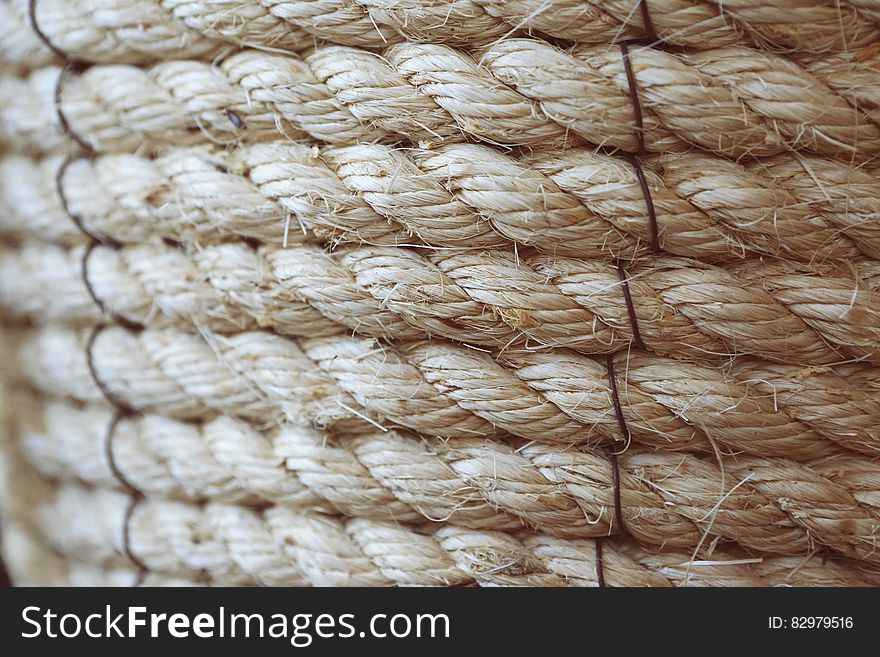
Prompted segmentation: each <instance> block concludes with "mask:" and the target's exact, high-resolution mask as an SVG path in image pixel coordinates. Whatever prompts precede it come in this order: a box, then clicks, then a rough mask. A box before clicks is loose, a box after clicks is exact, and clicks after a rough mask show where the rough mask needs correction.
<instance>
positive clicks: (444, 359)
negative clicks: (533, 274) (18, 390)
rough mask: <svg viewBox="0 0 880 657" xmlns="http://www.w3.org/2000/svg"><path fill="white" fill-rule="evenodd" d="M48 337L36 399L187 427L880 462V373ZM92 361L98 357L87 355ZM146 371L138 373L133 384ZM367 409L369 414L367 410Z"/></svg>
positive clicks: (134, 337)
mask: <svg viewBox="0 0 880 657" xmlns="http://www.w3.org/2000/svg"><path fill="white" fill-rule="evenodd" d="M88 338H89V334H87V333H82V332H79V333H78V332H72V331H64V330H61V329H56V328H46V329H42V330H38V331H35V332H34V333H33V335H30V336H28V339H27V341H26V343H25V344H24V345H23V346H22V347H21V357H22V361H23V362H22V363H21V368H22V372H23V373H24V374H25V375H26V376H27V377H28V379H29V380H30V381H31V382H32V383H33V384H34V385H36V386H37V387H38V388H40V389H42V390H44V391H47V392H49V393H52V394H59V395H63V396H71V397H74V398H76V399H81V400H84V401H99V400H101V399H103V391H102V390H101V389H99V387H98V386H97V385H96V383H95V382H94V380H93V377H92V375H91V371H94V373H95V375H94V376H95V379H97V380H98V381H99V382H100V383H101V386H103V388H104V391H106V392H107V393H109V394H110V395H111V396H112V397H113V398H114V399H116V400H118V403H120V404H121V405H124V406H126V407H129V408H133V409H136V410H144V411H151V412H158V413H163V414H166V415H169V416H171V417H177V418H181V419H201V418H210V417H213V416H214V415H215V414H216V413H217V412H220V413H226V414H229V415H233V416H236V417H240V418H244V419H246V420H250V421H253V422H256V423H259V424H261V425H263V426H271V425H272V424H275V423H277V422H279V421H282V420H284V419H287V420H290V421H293V422H295V423H298V424H303V423H310V424H314V425H316V426H319V427H336V428H337V429H338V430H340V431H342V430H345V428H346V427H350V426H351V425H352V423H354V424H355V425H358V426H360V425H362V423H363V421H364V420H369V421H372V422H373V424H374V425H375V424H376V423H389V424H390V425H391V426H394V425H396V426H400V427H406V428H409V429H412V430H414V431H418V432H419V433H422V434H424V435H426V436H438V437H442V438H455V437H459V436H489V437H492V436H499V435H501V436H504V435H505V432H509V433H510V434H512V435H515V436H519V437H522V438H524V439H527V440H536V441H540V442H551V443H556V444H562V445H568V444H588V445H589V444H596V443H608V442H620V441H625V440H627V439H628V438H630V437H631V439H632V440H634V441H637V442H640V443H643V444H645V445H648V446H652V447H656V448H661V449H664V448H665V449H676V450H700V451H707V452H711V451H713V448H712V445H711V443H712V442H714V443H715V444H716V445H717V444H720V445H722V446H726V447H729V448H731V449H733V450H735V451H737V452H739V451H746V452H748V453H752V454H756V455H761V456H768V457H775V456H782V457H786V458H796V459H800V460H809V459H815V458H820V457H822V456H826V455H829V454H834V453H837V452H838V451H839V450H840V446H839V445H842V446H845V447H847V448H851V449H854V450H855V451H859V452H863V453H867V454H870V455H873V454H876V451H877V439H878V436H877V434H876V430H877V426H878V425H877V416H878V409H877V395H876V388H877V380H878V379H877V372H876V368H874V367H870V366H866V365H849V366H841V367H840V368H838V369H837V370H830V369H826V368H819V369H815V370H811V369H804V368H798V367H795V366H783V365H770V364H766V363H762V362H760V361H750V360H747V359H739V360H737V361H735V362H734V363H733V364H732V365H731V366H730V367H729V370H730V371H729V372H727V371H725V370H721V369H716V368H707V367H702V366H699V365H696V364H694V363H688V362H686V361H672V360H669V359H662V358H657V357H655V356H651V355H648V354H643V353H639V352H632V353H630V354H625V353H624V354H619V355H618V356H616V357H614V359H613V362H614V364H615V366H614V372H615V373H617V374H616V375H615V377H614V378H615V379H616V383H617V385H616V387H617V389H618V390H619V391H620V394H619V400H620V403H621V407H622V408H621V411H622V414H623V417H624V418H625V420H626V422H627V425H628V432H629V436H625V435H621V431H620V426H619V422H618V420H617V418H616V417H615V412H614V403H613V401H614V391H613V390H611V389H610V383H609V376H610V373H609V372H608V368H607V362H606V361H605V360H604V359H592V358H587V357H584V356H580V355H577V354H574V353H572V352H568V351H564V350H554V351H539V352H533V351H527V350H520V349H510V350H506V351H505V352H503V353H501V354H500V355H499V356H498V358H497V359H493V358H492V357H491V356H490V355H489V354H486V353H482V352H479V351H474V350H470V349H467V348H465V347H460V346H456V345H454V344H451V343H444V342H443V341H431V342H415V343H407V344H402V345H399V346H396V347H395V348H392V347H389V346H386V345H382V344H381V343H379V342H376V341H373V340H367V339H359V338H351V337H347V336H342V335H337V336H331V337H325V338H314V339H311V340H300V341H294V340H290V339H286V338H283V337H280V336H277V335H274V334H270V333H266V332H262V331H248V332H243V333H238V334H236V335H234V336H230V337H227V338H221V337H219V336H214V337H213V338H212V339H211V340H210V341H208V342H205V341H204V340H203V339H201V338H200V337H198V336H195V335H192V334H188V333H183V332H181V331H177V330H173V329H167V330H147V331H144V332H141V333H138V334H135V333H132V332H130V331H127V330H125V329H121V328H107V329H104V330H102V331H100V332H99V333H97V334H94V339H93V340H92V341H91V342H87V340H88ZM86 351H88V354H89V355H90V357H87V354H86ZM132 372H137V373H138V376H137V377H134V376H132ZM359 409H360V410H359Z"/></svg>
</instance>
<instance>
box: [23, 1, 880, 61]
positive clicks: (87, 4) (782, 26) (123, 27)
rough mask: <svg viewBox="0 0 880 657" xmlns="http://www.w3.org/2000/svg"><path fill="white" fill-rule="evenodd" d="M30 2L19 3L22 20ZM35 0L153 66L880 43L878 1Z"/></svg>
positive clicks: (76, 30) (67, 44)
mask: <svg viewBox="0 0 880 657" xmlns="http://www.w3.org/2000/svg"><path fill="white" fill-rule="evenodd" d="M27 1H28V0H12V3H11V4H12V6H13V7H14V9H15V10H16V11H17V13H18V16H19V24H20V25H21V23H23V22H24V21H23V20H22V18H23V15H24V6H25V5H26V4H27ZM645 4H646V9H647V11H648V12H649V16H650V20H651V23H652V27H653V29H654V30H655V31H656V35H655V34H651V32H650V30H647V29H646V27H645V24H644V22H645V21H644V16H643V14H642V13H641V11H640V7H639V2H638V0H612V1H610V2H609V1H600V0H587V1H583V0H549V1H548V0H453V1H452V2H449V1H447V0H320V1H318V0H101V1H100V2H96V0H37V2H36V6H35V9H36V12H35V17H36V20H37V23H38V25H39V26H40V29H41V31H42V32H43V33H44V34H45V36H46V37H47V39H48V40H49V41H50V42H51V43H52V44H53V45H54V46H55V47H57V48H59V49H60V50H62V51H64V52H66V53H69V54H70V56H72V57H74V58H76V57H86V58H91V59H94V60H96V61H111V62H117V63H118V62H127V63H143V62H149V61H151V60H152V59H161V58H167V57H174V56H180V55H181V54H185V55H186V56H189V57H193V56H199V55H204V54H206V53H210V52H212V48H217V47H219V44H218V43H217V41H221V42H222V41H226V42H229V43H233V44H236V45H241V46H250V47H264V48H267V49H282V50H291V51H297V50H303V49H305V48H307V47H309V46H310V45H311V44H312V43H313V42H315V41H320V40H326V41H331V42H334V43H340V44H345V45H350V46H361V47H367V48H369V47H372V48H383V47H385V46H387V45H388V44H391V43H397V42H400V41H402V40H403V41H407V40H408V41H416V42H419V41H437V40H442V41H443V42H444V43H447V44H449V45H455V46H462V47H471V48H472V47H478V46H481V45H485V44H488V43H491V42H493V41H496V40H499V39H501V38H503V37H505V36H509V35H511V34H515V33H527V32H535V33H537V34H545V35H547V36H551V37H555V38H558V39H564V40H571V41H575V42H586V43H609V42H612V41H616V40H622V39H646V38H648V39H652V38H658V39H662V40H664V41H666V42H667V43H669V44H672V45H680V46H690V47H695V48H704V49H705V48H712V47H720V46H727V45H734V44H736V43H738V42H745V43H753V44H757V45H761V46H765V47H770V48H773V47H776V48H780V49H786V50H791V51H794V52H798V53H814V52H823V51H826V50H838V51H843V50H847V49H849V48H854V47H859V46H862V45H867V44H869V43H872V42H874V41H877V39H878V38H880V29H878V26H877V23H878V22H880V10H878V8H877V5H876V3H874V2H872V1H871V0H848V1H847V2H836V1H834V0H821V1H819V2H817V1H816V0H773V1H770V2H768V1H767V0H764V1H763V2H755V1H754V0H723V1H722V0H702V1H698V2H692V1H686V0H648V1H647V2H646V3H645Z"/></svg>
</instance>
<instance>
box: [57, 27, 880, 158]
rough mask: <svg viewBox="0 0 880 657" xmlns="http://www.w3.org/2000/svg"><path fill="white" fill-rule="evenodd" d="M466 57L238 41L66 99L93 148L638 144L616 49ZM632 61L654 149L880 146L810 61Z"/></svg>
mask: <svg viewBox="0 0 880 657" xmlns="http://www.w3.org/2000/svg"><path fill="white" fill-rule="evenodd" d="M475 56H477V57H478V59H474V58H473V57H471V55H469V54H467V53H465V52H463V51H459V50H455V49H453V48H449V47H448V46H443V45H438V44H418V43H404V44H398V45H396V46H393V47H391V48H389V49H388V50H386V51H384V53H383V54H382V56H379V55H377V54H374V53H371V52H369V51H365V50H358V49H351V48H345V47H342V46H333V47H319V48H317V49H316V50H314V51H313V52H312V53H311V54H309V55H308V56H307V57H305V58H300V57H298V56H295V55H281V54H273V53H265V52H261V51H256V50H246V51H242V52H240V53H237V54H234V55H232V56H230V57H229V58H227V59H225V60H223V61H222V62H220V63H219V64H218V65H217V66H211V65H210V64H208V63H203V62H197V61H193V60H179V61H169V62H164V63H160V64H157V65H155V66H153V67H151V68H149V69H140V68H136V67H132V66H125V65H101V66H94V67H91V68H89V69H87V70H86V71H84V72H83V73H81V74H79V75H76V76H71V79H70V80H68V81H66V82H65V84H64V85H63V90H62V91H63V93H62V94H61V103H60V106H61V109H62V111H63V112H64V114H65V116H67V119H68V122H69V124H70V127H71V129H72V130H73V131H74V132H75V133H76V134H77V135H79V136H80V137H81V138H82V139H84V140H85V141H86V142H87V143H89V144H90V145H91V147H92V148H93V149H94V150H97V151H108V150H112V151H120V150H121V151H133V150H135V149H137V148H139V147H142V145H143V144H144V143H146V144H147V146H149V145H151V144H152V145H153V146H155V144H156V143H161V142H166V143H167V142H173V143H194V142H196V141H201V142H204V141H207V140H211V141H219V142H223V143H226V142H230V141H234V140H245V141H258V140H265V139H267V138H269V137H271V136H272V135H277V134H278V132H279V131H281V132H282V133H285V134H289V135H292V136H293V135H295V133H299V132H304V133H306V134H308V135H309V136H311V137H312V138H314V139H317V140H320V141H325V142H328V143H335V144H343V143H344V144H351V143H352V142H355V143H358V142H362V141H373V140H376V139H383V138H385V139H387V138H392V139H394V140H398V139H401V138H403V137H406V138H408V139H410V140H412V141H414V142H416V143H425V144H428V145H429V144H434V143H437V142H438V141H442V140H444V139H450V138H453V137H455V138H456V139H460V138H461V137H462V136H463V135H468V136H470V137H476V138H479V139H483V140H487V141H490V142H494V143H500V144H512V145H538V144H540V145H542V146H554V145H555V146H559V145H572V144H576V143H578V142H581V141H587V142H591V143H597V144H602V145H606V146H611V147H615V148H621V149H624V150H628V151H633V150H637V149H638V148H639V146H640V142H641V140H639V139H638V138H637V136H636V134H635V125H636V123H635V115H634V109H633V104H632V100H631V96H630V89H629V82H628V79H627V75H626V70H625V65H624V61H623V58H622V57H621V53H620V52H618V51H617V50H616V49H611V50H609V49H607V48H605V47H602V48H598V47H586V46H580V47H578V48H577V49H575V51H573V52H572V53H566V52H563V51H562V50H559V49H557V48H555V47H554V46H552V45H550V44H548V43H546V42H543V41H537V40H530V39H509V40H504V41H501V42H498V43H496V44H494V45H492V46H490V47H489V48H487V49H485V50H484V51H482V52H480V53H477V54H476V55H475ZM629 58H630V61H631V63H632V69H633V72H634V75H635V79H636V82H637V85H638V88H639V98H640V104H641V108H642V111H643V113H644V131H645V134H644V137H645V139H644V141H645V144H646V147H647V148H648V150H650V151H652V152H668V151H669V150H680V149H682V148H684V147H686V145H687V144H691V145H694V146H699V147H702V148H705V149H708V150H712V151H714V152H717V153H719V154H722V155H728V156H734V157H741V156H743V155H747V154H749V155H772V154H775V153H780V152H782V151H785V150H790V149H793V148H797V149H804V150H810V151H815V152H818V153H822V154H827V155H834V156H842V157H846V158H853V157H862V158H864V157H865V156H868V155H870V154H871V153H874V152H876V151H877V150H880V127H878V125H877V124H875V123H873V122H872V121H871V120H870V118H869V117H868V115H867V114H865V113H863V112H862V110H860V109H859V108H858V107H857V100H858V99H857V98H856V97H855V96H852V95H851V94H850V93H849V91H848V90H847V89H845V88H842V89H836V90H835V89H832V87H831V86H829V83H828V82H826V81H824V80H823V79H822V78H821V77H817V76H821V75H822V73H823V71H824V70H825V69H823V68H822V67H821V66H815V67H813V68H812V70H813V71H814V73H810V72H809V71H807V70H806V69H804V68H802V67H801V66H799V65H798V64H796V63H794V62H792V61H789V60H785V59H783V58H781V57H778V56H776V55H773V54H770V53H765V52H759V51H753V50H748V49H743V48H724V49H715V50H709V51H705V52H699V53H689V54H680V55H675V54H670V53H667V52H663V51H659V50H654V49H651V48H635V49H631V51H630V53H629ZM871 86H872V87H873V86H876V84H873V85H871ZM859 95H862V94H861V93H860V94H859ZM230 112H234V113H235V116H236V117H238V120H235V119H232V118H231V117H230ZM457 132H458V133H463V135H461V134H460V135H459V136H457V137H456V136H455V133H457Z"/></svg>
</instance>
